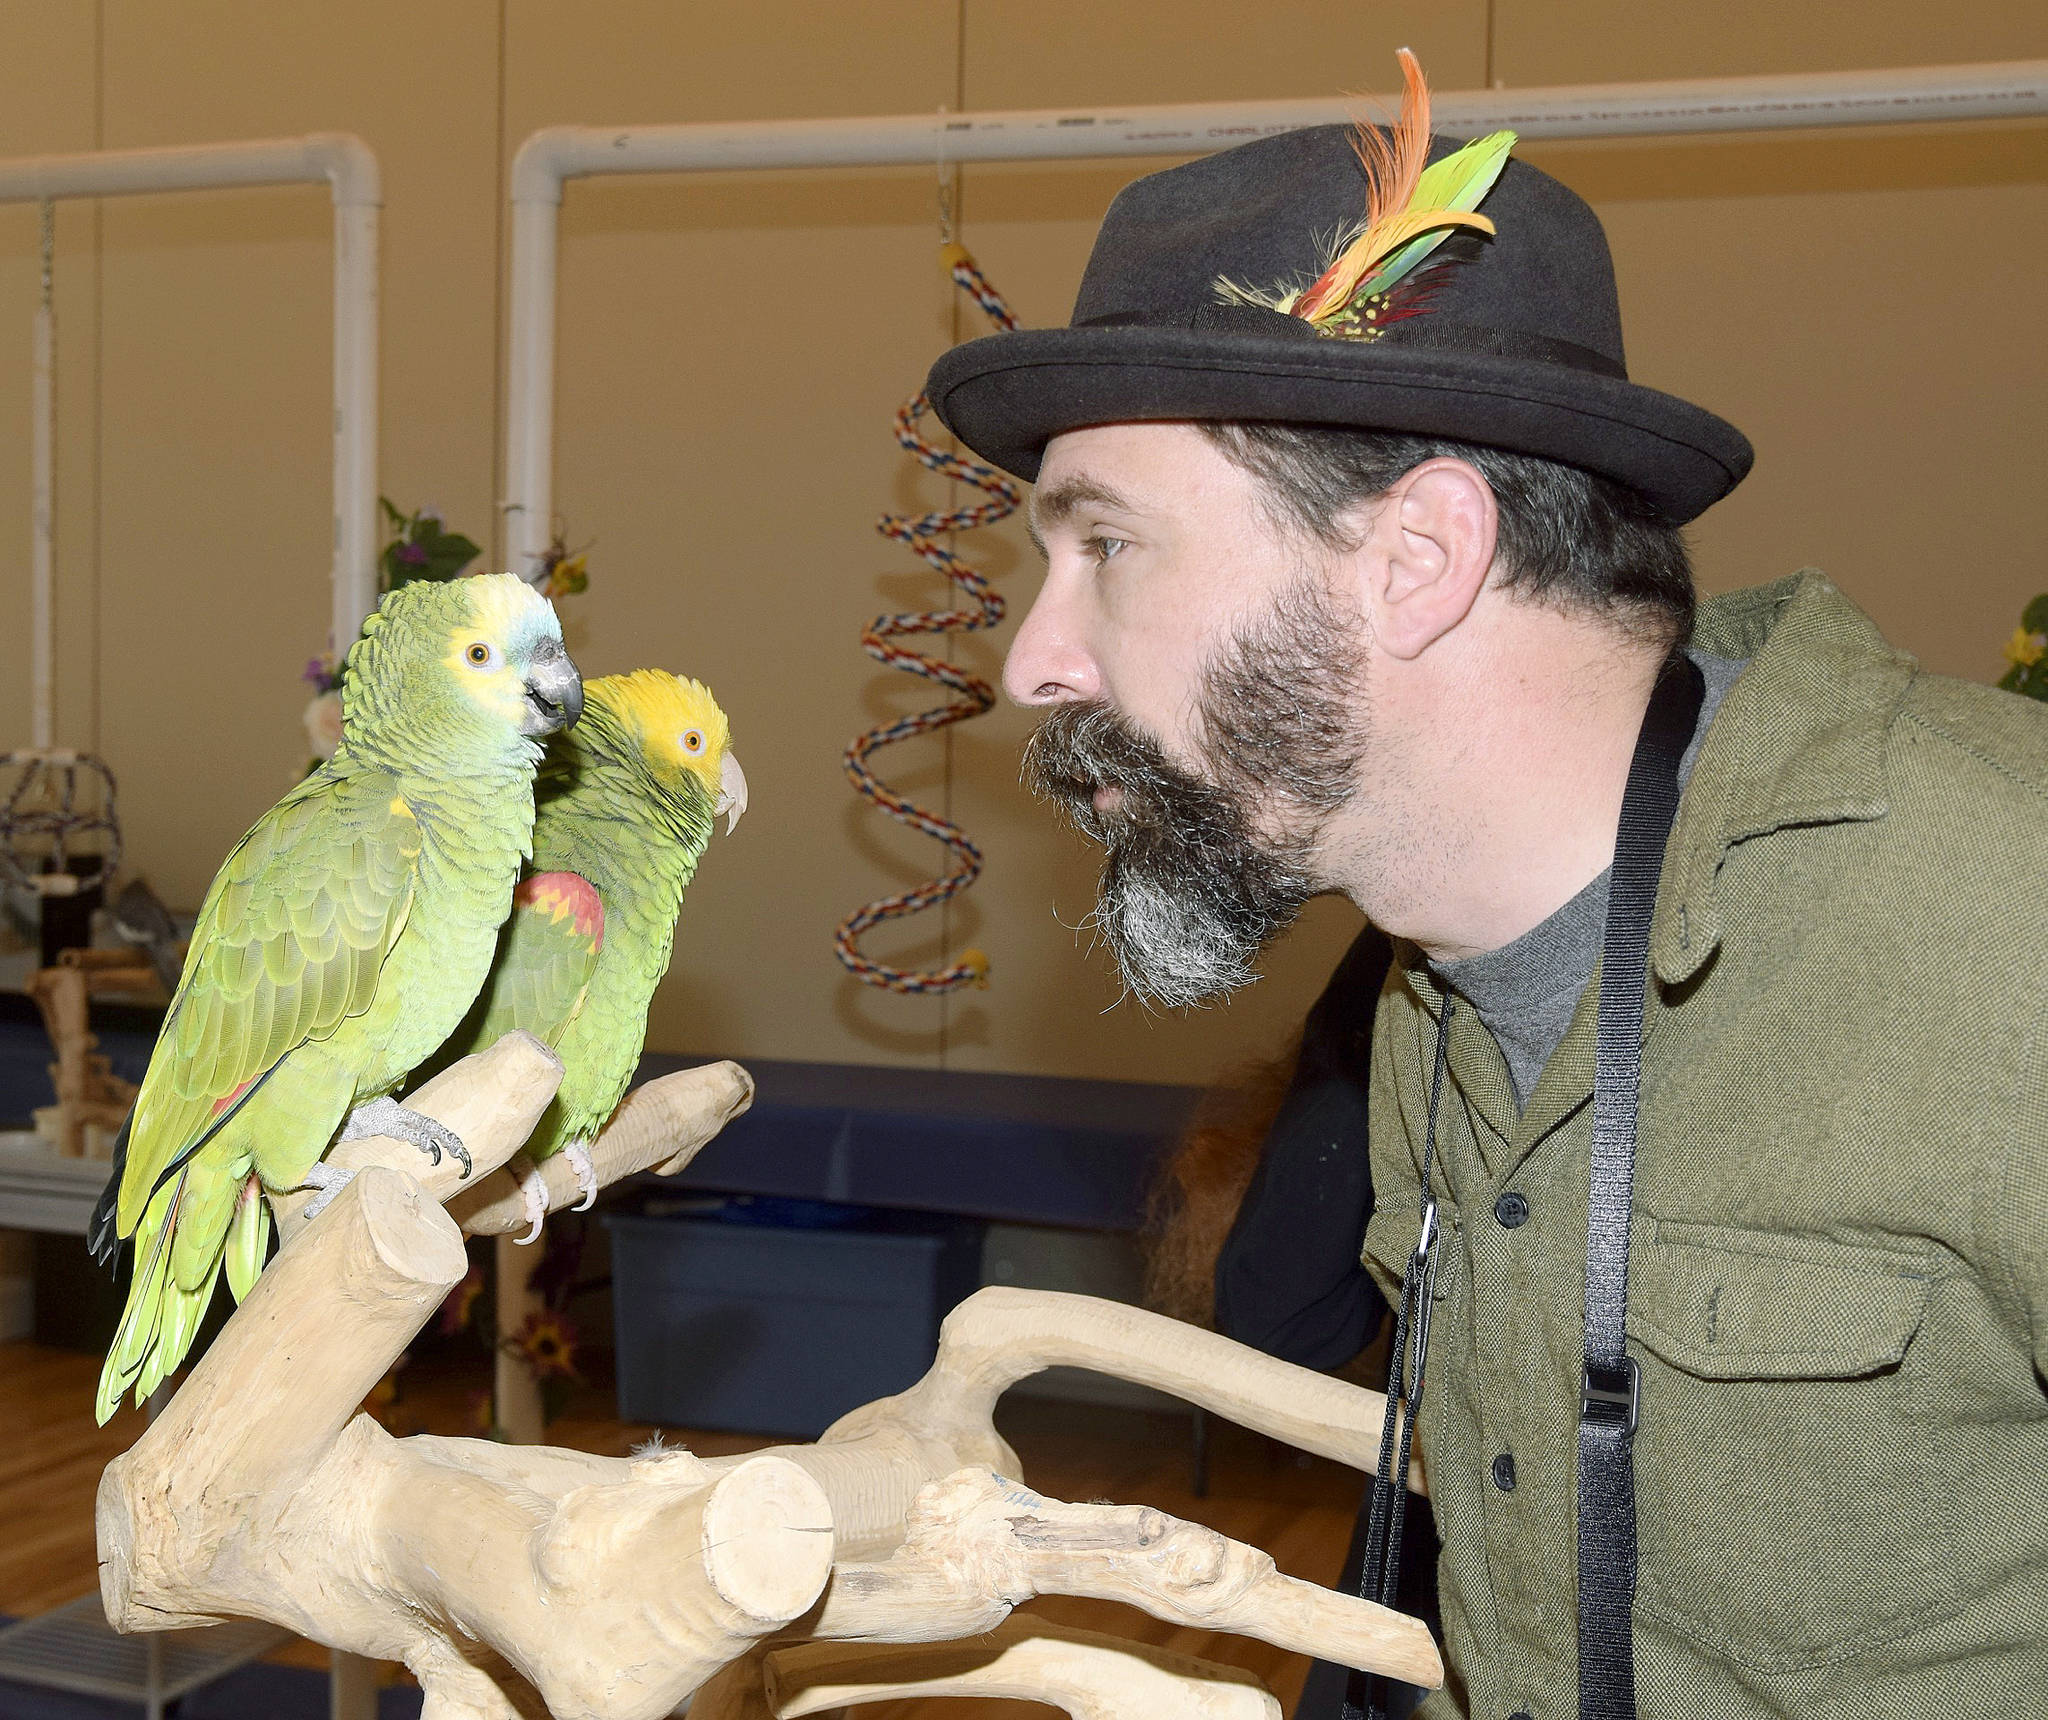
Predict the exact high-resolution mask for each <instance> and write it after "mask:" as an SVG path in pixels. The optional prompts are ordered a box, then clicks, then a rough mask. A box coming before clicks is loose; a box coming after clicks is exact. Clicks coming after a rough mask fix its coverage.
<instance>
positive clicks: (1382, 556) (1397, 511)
mask: <svg viewBox="0 0 2048 1720" xmlns="http://www.w3.org/2000/svg"><path fill="white" fill-rule="evenodd" d="M1498 524H1499V514H1498V511H1497V509H1496V506H1495V503H1494V499H1493V490H1492V488H1491V487H1490V486H1489V485H1488V484H1487V482H1486V480H1485V479H1484V478H1482V477H1481V476H1480V475H1479V473H1478V471H1477V470H1476V469H1475V468H1474V467H1471V466H1468V465H1467V464H1466V463H1465V462H1464V461H1463V460H1451V459H1436V460H1425V461H1423V462H1422V464H1421V465H1419V466H1416V467H1414V468H1412V469H1411V470H1409V471H1407V472H1405V473H1403V474H1402V476H1401V478H1400V480H1399V481H1398V482H1397V483H1396V484H1395V485H1394V487H1393V488H1392V489H1391V490H1389V491H1388V492H1387V495H1386V499H1385V500H1384V501H1382V502H1381V503H1380V505H1379V507H1378V509H1377V511H1376V512H1375V513H1374V515H1373V520H1372V525H1371V528H1370V530H1369V534H1368V536H1367V539H1366V542H1365V543H1364V544H1363V545H1362V546H1361V553H1362V554H1364V555H1366V556H1367V557H1368V558H1369V560H1368V562H1367V566H1366V568H1365V569H1364V572H1365V574H1366V578H1367V581H1368V592H1367V599H1368V602H1369V604H1370V607H1371V611H1372V623H1373V636H1374V638H1375V640H1376V641H1377V642H1378V644H1379V646H1380V648H1381V649H1382V650H1384V651H1385V652H1386V653H1387V654H1388V655H1389V656H1391V657H1397V658H1407V659H1412V658H1416V657H1419V656H1421V655H1422V653H1423V652H1424V651H1426V650H1428V649H1429V647H1430V646H1431V645H1433V644H1435V643H1436V641H1437V640H1439V639H1441V638H1442V637H1443V636H1444V635H1445V634H1447V633H1449V632H1450V631H1451V629H1452V628H1454V627H1456V626H1457V625H1458V623H1459V622H1461V621H1463V620H1464V619H1465V617H1466V615H1467V614H1469V613H1470V612H1471V608H1472V605H1473V603H1474V602H1475V601H1476V600H1477V598H1478V596H1479V592H1480V588H1481V587H1483V586H1484V585H1485V584H1486V575H1487V572H1488V570H1489V569H1490V568H1491V567H1492V566H1493V545H1494V533H1495V531H1496V529H1497V527H1498Z"/></svg>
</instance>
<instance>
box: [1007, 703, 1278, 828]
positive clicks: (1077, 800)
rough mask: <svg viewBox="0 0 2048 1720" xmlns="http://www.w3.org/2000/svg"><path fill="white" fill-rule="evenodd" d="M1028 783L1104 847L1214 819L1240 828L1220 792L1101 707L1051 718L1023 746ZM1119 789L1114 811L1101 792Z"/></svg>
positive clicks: (1062, 711) (1071, 708) (1069, 708)
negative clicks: (1196, 817) (1198, 817)
mask: <svg viewBox="0 0 2048 1720" xmlns="http://www.w3.org/2000/svg"><path fill="white" fill-rule="evenodd" d="M1023 775H1024V783H1025V786H1026V787H1028V788H1029V789H1030V790H1031V791H1032V793H1034V794H1036V795H1037V796H1038V797H1039V798H1040V799H1042V800H1047V801H1050V802H1052V803H1053V804H1054V805H1055V806H1057V807H1058V808H1059V809H1060V810H1061V811H1062V812H1063V813H1065V815H1066V816H1067V817H1068V818H1069V819H1070V820H1071V821H1072V822H1073V824H1074V826H1075V827H1076V828H1077V829H1079V830H1080V831H1081V833H1082V834H1083V835H1084V836H1087V837H1089V838H1090V839H1092V840H1093V841H1096V842H1099V843H1101V844H1103V845H1104V846H1105V847H1108V846H1112V845H1117V844H1125V843H1129V842H1132V841H1134V840H1142V838H1143V837H1144V835H1145V834H1146V833H1147V832H1157V831H1161V830H1162V829H1164V828H1167V827H1169V826H1171V825H1176V824H1184V823H1185V822H1186V821H1187V819H1188V818H1189V816H1190V814H1196V813H1200V814H1207V815H1208V816H1209V817H1210V818H1213V819H1221V820H1223V821H1225V822H1226V823H1230V824H1235V823H1236V822H1237V821H1238V820H1237V809H1236V807H1235V806H1234V805H1233V804H1232V802H1231V801H1230V799H1229V797H1228V796H1226V795H1225V794H1224V793H1223V792H1222V791H1221V790H1220V789H1218V788H1217V787H1216V786H1215V785H1213V784H1211V783H1207V782H1204V781H1203V780H1202V779H1201V778H1200V777H1197V776H1195V775H1193V774H1192V773H1191V772H1189V771H1186V770H1183V769H1181V768H1180V767H1179V766H1178V765H1176V764H1174V763H1173V761H1172V760H1170V759H1169V758H1168V757H1167V756H1166V754H1165V751H1164V750H1163V749H1162V748H1161V747H1160V746H1159V744H1158V743H1157V742H1156V741H1154V740H1152V739H1151V738H1150V737H1149V736H1147V735H1145V734H1143V733H1142V732H1140V731H1139V730H1138V729H1137V728H1135V727H1134V726H1133V725H1132V724H1131V723H1129V722H1128V721H1126V720H1125V719H1124V718H1123V717H1121V716H1119V715H1118V714H1117V713H1116V712H1115V711H1114V710H1112V709H1111V708H1110V707H1109V706H1108V705H1106V704H1103V703H1101V702H1100V701H1093V700H1091V701H1089V702H1087V703H1082V704H1072V705H1061V706H1058V707H1057V708H1055V709H1054V710H1052V711H1050V712H1048V713H1047V715H1046V717H1045V719H1044V720H1043V721H1042V722H1041V723H1040V724H1039V725H1038V728H1037V730H1036V731H1035V732H1034V733H1033V734H1032V736H1031V738H1030V740H1029V741H1028V742H1026V743H1025V748H1024V770H1023ZM1103 788H1110V789H1114V790H1116V791H1117V792H1116V794H1115V796H1114V798H1113V802H1112V804H1111V805H1110V806H1108V807H1101V806H1098V805H1097V804H1096V798H1095V797H1096V791H1097V790H1098V789H1103Z"/></svg>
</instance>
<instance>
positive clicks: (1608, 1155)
mask: <svg viewBox="0 0 2048 1720" xmlns="http://www.w3.org/2000/svg"><path fill="white" fill-rule="evenodd" d="M1703 692H1704V687H1703V684H1702V681H1701V676H1700V672H1699V669H1698V667H1697V666H1696V665H1694V664H1693V662H1692V661H1691V660H1690V659H1689V658H1686V657H1683V656H1677V657H1674V658H1673V659H1672V660H1671V662H1670V663H1668V664H1667V665H1666V666H1665V669H1664V673H1663V674H1662V675H1661V676H1660V677H1659V678H1658V681H1657V687H1656V691H1655V692H1654V693H1653V694H1652V695H1651V698H1650V708H1649V711H1648V713H1647V714H1646V715H1645V717H1644V718H1643V730H1642V734H1641V737H1640V738H1639V739H1638V740H1637V742H1636V752H1635V758H1634V760H1633V761H1632V762H1631V764H1630V766H1629V773H1628V788H1627V791H1626V793H1625V794H1624V796H1623V798H1622V803H1621V828H1620V831H1619V833H1618V835H1617V837H1616V840H1615V847H1614V876H1613V881H1612V883H1611V884H1610V886H1609V888H1608V896H1607V935H1606V939H1605V941H1604V943H1603V945H1602V950H1601V957H1600V1021H1599V1038H1598V1042H1597V1047H1596V1050H1595V1053H1594V1071H1595V1073H1594V1081H1593V1153H1592V1173H1591V1178H1590V1182H1589V1185H1588V1188H1587V1201H1586V1362H1585V1372H1584V1374H1583V1376H1582V1379H1581V1382H1580V1407H1579V1720H1634V1715H1635V1712H1636V1672H1635V1644H1634V1640H1633V1637H1632V1634H1631V1630H1630V1613H1631V1610H1632V1608H1633V1607H1634V1604H1635V1593H1636V1492H1635V1462H1634V1456H1633V1440H1634V1436H1635V1431H1636V1413H1637V1408H1638V1403H1639V1398H1640V1393H1641V1380H1640V1375H1639V1373H1638V1371H1637V1367H1636V1361H1635V1358H1634V1357H1633V1356H1631V1355H1630V1354H1629V1353H1628V1244H1629V1231H1630V1222H1629V1220H1630V1193H1631V1187H1632V1184H1633V1180H1634V1172H1635V1153H1636V1101H1637V1097H1638V1095H1639V1093H1640V1091H1641V1088H1642V1078H1643V1009H1644V1003H1645V999H1646V995H1647V992H1648V987H1649V958H1650V918H1651V914H1652V912H1653V911H1654V910H1655V908H1656V905H1657V880H1658V877H1659V875H1660V874H1661V873H1662V871H1663V869H1664V845H1665V841H1666V839H1667V838H1668V837H1669V835H1670V833H1671V820H1672V818H1673V817H1674V816H1675V815H1676V813H1677V811H1678V792H1679V783H1678V767H1679V764H1680V762H1681V761H1682V760H1683V758H1684V757H1685V749H1686V747H1687V745H1688V744H1690V742H1691V740H1692V733H1693V729H1694V727H1695V726H1696V725H1697V724H1698V722H1699V713H1700V701H1701V698H1702V695H1703Z"/></svg>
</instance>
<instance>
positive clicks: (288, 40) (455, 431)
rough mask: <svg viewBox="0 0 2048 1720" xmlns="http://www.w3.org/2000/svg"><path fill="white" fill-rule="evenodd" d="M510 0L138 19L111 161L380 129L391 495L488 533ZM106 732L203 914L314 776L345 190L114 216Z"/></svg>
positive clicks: (114, 61) (149, 864)
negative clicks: (335, 211)
mask: <svg viewBox="0 0 2048 1720" xmlns="http://www.w3.org/2000/svg"><path fill="white" fill-rule="evenodd" d="M496 58H497V48H496V16H495V8H494V7H492V6H490V5H488V4H484V3H481V0H477V3H471V4H443V5H435V6H425V7H422V6H417V5H403V4H397V3H395V0H352V3H351V4H349V5H347V6H342V7H315V6H296V5H294V6H272V5H262V4H252V3H241V4H236V3H234V0H182V3H181V4H179V5H177V6H165V5H161V4H154V3H150V0H110V3H109V4H108V6H107V8H106V71H105V76H106V110H107V127H106V130H107V143H108V146H109V147H115V148H118V147H124V146H130V145H142V144H160V143H176V142H198V141H207V140H215V139H228V138H237V137H265V136H275V135H281V134H286V133H298V132H306V131H317V130H347V131H353V132H356V133H358V134H359V135H361V136H362V137H363V138H364V139H365V141H367V142H368V143H369V145H370V147H371V148H372V149H373V150H375V151H376V152H377V154H378V156H379V159H380V161H381V163H382V166H383V172H384V183H385V211H384V220H383V258H384V269H383V341H382V346H383V363H382V367H381V383H382V391H383V398H382V412H381V419H382V435H383V458H382V475H383V481H384V484H385V486H386V487H387V488H388V489H389V490H390V491H391V492H392V493H393V495H394V496H396V497H398V498H401V499H403V500H405V501H406V502H407V503H408V504H411V503H416V502H418V501H421V500H426V499H433V500H436V501H438V502H439V503H440V505H441V506H442V507H443V508H444V509H445V510H446V511H447V513H448V515H449V517H450V519H451V522H468V523H471V524H472V525H473V529H475V530H477V531H487V530H488V522H489V509H490V502H491V461H492V434H491V415H490V404H489V403H490V395H491V386H492V376H493V371H494V363H495V360H494V356H493V354H494V349H495V338H494V329H493V322H492V295H493V270H492V257H493V242H494V240H493V236H494V234H495V230H496V216H495V211H494V209H493V207H492V205H493V202H494V200H495V187H496V163H495V159H494V157H495V137H496V102H495V90H494V85H495V67H496ZM105 219H106V270H107V274H106V283H107V284H106V308H105V354H106V359H105V364H106V369H105V384H104V389H105V392H104V414H105V432H104V458H105V483H104V488H103V512H102V519H101V532H102V541H103V545H104V551H103V559H104V568H103V607H104V615H103V651H104V656H103V664H102V671H101V673H102V683H103V696H102V712H101V726H102V731H103V735H104V741H105V746H106V749H107V752H108V755H109V757H110V758H111V759H112V760H113V761H114V764H115V768H116V769H117V770H119V771H120V772H121V775H122V809H123V814H124V817H125V820H126V822H127V826H128V831H129V841H130V851H131V853H132V855H133V858H134V863H135V865H136V866H137V867H138V868H139V869H140V870H142V871H144V872H145V873H147V874H148V875H149V876H150V877H151V878H152V879H153V881H154V882H155V883H156V884H157V887H158V888H159V889H160V890H162V891H164V892H165V893H166V894H167V895H168V896H169V897H170V899H172V900H174V901H180V902H185V903H193V902H196V901H197V900H198V897H199V894H200V892H201V891H202V890H203V889H204V887H205V884H206V881H207V879H208V878H209V877H210V875H211V874H212V871H213V869H214V867H215V866H216V864H217V863H218V861H219V859H220V856H221V855H222V854H223V853H224V852H225V851H226V849H227V847H228V846H229V845H230V844H231V843H232V842H233V841H234V839H235V838H236V836H238V835H239V834H240V832H241V831H242V830H243V829H244V828H245V827H246V826H247V825H248V823H249V822H250V821H251V819H253V818H254V817H255V815H256V814H257V813H259V812H260V811H262V809H263V808H264V807H265V806H266V805H267V804H269V802H270V801H271V800H273V799H274V798H275V797H276V796H277V794H278V793H279V792H280V790H281V789H282V788H283V787H284V786H285V785H286V784H288V783H289V782H290V781H291V779H292V777H293V776H294V774H295V773H296V771H297V768H298V767H299V766H300V765H301V764H303V762H304V758H305V750H304V739H303V734H302V732H301V730H300V728H299V722H298V713H299V710H300V708H301V707H302V706H303V704H304V703H305V699H306V689H305V688H304V686H303V685H301V684H300V683H299V681H298V679H297V676H298V671H299V669H300V667H301V665H303V663H304V662H305V659H306V658H307V657H308V656H309V655H311V654H312V653H314V652H316V651H318V650H319V649H320V648H321V647H322V645H323V644H324V643H325V641H326V635H327V625H328V622H327V618H328V608H329V588H328V581H327V568H328V566H329V531H330V525H329V521H330V515H331V498H332V451H331V442H330V437H329V432H328V423H329V413H330V410H331V405H332V398H333V392H332V391H333V349H332V326H333V286H332V269H333V237H332V234H333V218H332V206H331V204H330V202H329V199H328V197H327V195H326V193H325V189H324V188H323V187H317V186H315V187H306V188H296V187H294V188H290V189H278V190H274V191H254V192H206V193H194V194H191V195H187V196H181V197H162V198H146V199H122V200H117V201H114V202H110V203H109V204H108V206H107V210H106V217H105Z"/></svg>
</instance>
